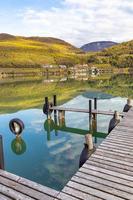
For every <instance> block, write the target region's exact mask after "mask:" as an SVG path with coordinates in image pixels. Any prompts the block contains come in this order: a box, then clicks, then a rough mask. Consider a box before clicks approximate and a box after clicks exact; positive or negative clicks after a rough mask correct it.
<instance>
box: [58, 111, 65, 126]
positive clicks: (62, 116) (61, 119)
mask: <svg viewBox="0 0 133 200" xmlns="http://www.w3.org/2000/svg"><path fill="white" fill-rule="evenodd" d="M58 120H59V126H60V127H63V126H65V111H64V110H59V111H58Z"/></svg>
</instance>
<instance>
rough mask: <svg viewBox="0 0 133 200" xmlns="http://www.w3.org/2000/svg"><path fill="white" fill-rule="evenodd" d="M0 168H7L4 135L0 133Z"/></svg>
mask: <svg viewBox="0 0 133 200" xmlns="http://www.w3.org/2000/svg"><path fill="white" fill-rule="evenodd" d="M0 169H3V170H4V169H5V167H4V151H3V142H2V136H1V135H0Z"/></svg>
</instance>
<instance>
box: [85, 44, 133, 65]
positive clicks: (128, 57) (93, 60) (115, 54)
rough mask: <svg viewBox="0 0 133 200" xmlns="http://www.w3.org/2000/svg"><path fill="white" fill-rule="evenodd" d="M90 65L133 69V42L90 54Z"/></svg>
mask: <svg viewBox="0 0 133 200" xmlns="http://www.w3.org/2000/svg"><path fill="white" fill-rule="evenodd" d="M87 62H88V64H90V65H92V64H95V65H96V64H98V65H100V66H101V65H102V64H103V65H105V66H109V65H111V66H113V67H117V68H133V40H131V41H128V42H123V43H121V44H118V45H114V46H112V47H110V48H106V49H103V50H102V51H100V52H93V53H91V54H90V53H88V60H87Z"/></svg>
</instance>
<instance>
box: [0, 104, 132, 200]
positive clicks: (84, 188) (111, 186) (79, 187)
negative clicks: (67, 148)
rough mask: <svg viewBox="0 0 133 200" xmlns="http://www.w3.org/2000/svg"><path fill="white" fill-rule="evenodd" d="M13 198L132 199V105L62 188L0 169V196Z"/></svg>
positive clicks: (66, 199)
mask: <svg viewBox="0 0 133 200" xmlns="http://www.w3.org/2000/svg"><path fill="white" fill-rule="evenodd" d="M66 173H67V172H66ZM12 199H15V200H35V199H36V200H133V108H132V109H131V110H130V111H129V112H128V113H126V114H124V118H123V119H122V120H121V122H120V123H119V125H117V127H116V128H115V129H114V130H113V131H112V132H111V133H110V134H109V136H108V137H107V138H106V139H105V140H104V141H103V142H102V144H101V145H100V146H99V147H98V148H97V150H96V152H95V153H94V154H93V155H92V156H91V157H90V158H89V159H88V160H87V162H86V163H85V164H84V165H83V167H82V168H80V169H79V171H78V172H77V173H76V174H75V175H74V176H73V177H72V179H71V180H70V181H69V182H68V183H67V185H66V186H65V187H64V189H63V190H62V191H61V192H58V191H55V190H53V189H50V188H48V187H45V186H42V185H39V184H37V183H34V182H32V181H29V180H27V179H24V178H22V177H19V176H16V175H13V174H11V173H8V172H6V171H3V170H0V200H12Z"/></svg>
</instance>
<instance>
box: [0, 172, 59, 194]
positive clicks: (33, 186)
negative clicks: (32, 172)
mask: <svg viewBox="0 0 133 200" xmlns="http://www.w3.org/2000/svg"><path fill="white" fill-rule="evenodd" d="M0 177H3V178H6V179H7V180H9V181H10V180H11V181H14V182H16V183H19V184H21V185H22V186H26V187H27V188H29V189H34V190H35V192H41V193H43V194H46V195H48V196H50V197H56V196H57V195H58V193H59V192H58V191H56V190H54V189H51V188H48V187H46V186H43V185H40V184H38V183H35V182H33V181H30V180H28V179H25V178H22V177H19V176H17V175H14V174H12V173H9V172H7V171H3V170H0ZM0 181H1V180H0Z"/></svg>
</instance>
